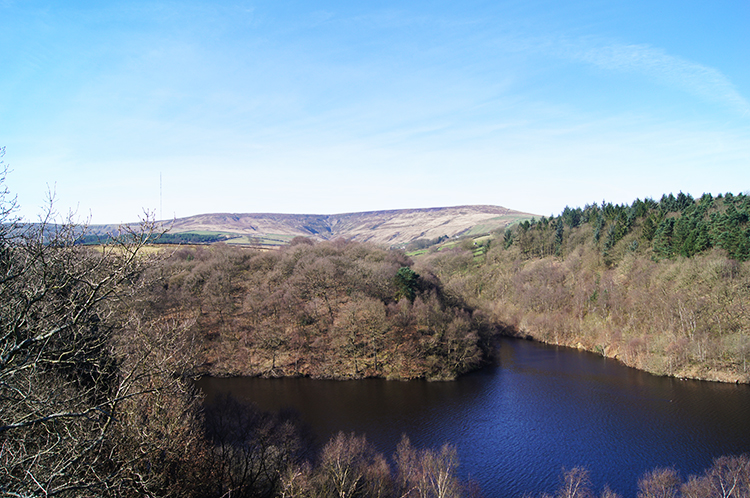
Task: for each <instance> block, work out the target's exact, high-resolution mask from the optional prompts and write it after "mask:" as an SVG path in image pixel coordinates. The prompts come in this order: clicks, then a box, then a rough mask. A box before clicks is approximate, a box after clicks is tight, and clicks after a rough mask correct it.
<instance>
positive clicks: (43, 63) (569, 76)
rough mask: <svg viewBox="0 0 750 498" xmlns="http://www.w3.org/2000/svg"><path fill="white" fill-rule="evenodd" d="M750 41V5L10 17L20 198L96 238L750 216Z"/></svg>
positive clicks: (4, 22)
mask: <svg viewBox="0 0 750 498" xmlns="http://www.w3.org/2000/svg"><path fill="white" fill-rule="evenodd" d="M748 26H750V2H748V1H747V0H737V1H714V2H703V1H700V2H693V1H679V2H678V1H674V2H671V1H659V0H654V1H648V2H647V1H638V0H627V1H619V0H614V1H599V0H590V1H571V2H559V1H533V0H527V1H493V2H479V1H464V2H441V1H433V2H421V1H413V2H403V3H401V2H388V1H381V2H335V1H328V2H285V1H268V2H222V1H212V2H191V1H182V2H160V1H158V0H157V1H149V2H74V1H66V2H37V1H33V0H31V1H17V2H16V1H13V0H0V44H2V50H0V67H1V68H2V72H1V73H0V75H1V76H0V146H5V147H6V154H5V157H4V158H3V160H4V162H5V164H6V165H8V166H9V167H10V173H9V174H8V177H7V179H6V185H7V187H8V188H9V189H10V190H11V192H12V193H13V194H15V195H17V196H18V201H19V204H20V206H21V208H20V210H19V214H20V215H22V216H23V217H25V218H27V219H34V218H36V217H37V216H38V215H39V214H40V213H41V212H42V207H43V206H44V205H45V199H46V196H47V192H48V191H49V190H54V192H55V194H56V198H57V200H56V208H57V210H58V211H59V212H61V213H63V214H65V213H67V212H68V211H69V210H73V211H75V212H76V213H77V214H76V216H77V218H78V219H79V220H87V219H90V221H91V222H93V223H119V222H130V221H135V220H137V219H138V218H139V217H141V216H142V215H143V213H144V210H146V211H150V212H153V213H154V214H155V215H156V216H157V217H159V215H161V217H163V218H172V217H184V216H189V215H193V214H200V213H210V212H284V213H319V214H326V213H343V212H353V211H368V210H379V209H399V208H419V207H436V206H453V205H462V204H494V205H501V206H505V207H509V208H512V209H517V210H521V211H526V212H532V213H536V214H542V215H549V214H557V213H559V212H560V211H562V209H563V208H564V207H565V206H566V205H569V206H572V207H573V206H583V205H585V204H586V203H591V202H600V201H602V200H607V201H611V202H617V203H621V202H627V203H629V202H631V201H633V200H634V199H635V198H637V197H640V198H644V197H654V198H658V197H660V196H661V194H663V193H669V192H674V193H677V192H679V191H683V192H687V193H691V194H693V195H694V196H700V195H701V194H702V193H704V192H711V193H714V194H716V193H720V192H733V193H739V192H745V191H748V190H750V29H748ZM160 178H161V189H160Z"/></svg>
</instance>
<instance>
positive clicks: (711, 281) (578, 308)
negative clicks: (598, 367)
mask: <svg viewBox="0 0 750 498" xmlns="http://www.w3.org/2000/svg"><path fill="white" fill-rule="evenodd" d="M749 214H750V197H748V196H746V195H736V196H735V195H732V194H726V195H720V196H717V197H715V198H714V197H712V196H711V195H708V194H706V195H704V196H702V197H701V198H700V199H697V200H696V199H693V198H692V197H691V196H689V195H686V194H682V193H680V194H679V195H677V196H676V197H675V196H673V195H668V196H667V195H665V196H663V197H662V198H661V200H659V201H658V202H656V201H652V200H650V199H647V200H645V201H641V200H636V201H635V202H633V203H632V204H631V205H613V204H610V203H602V204H601V205H597V204H594V205H587V206H586V207H585V208H575V209H571V208H566V209H565V210H564V211H563V212H562V213H561V214H560V215H559V216H551V217H549V218H546V217H545V218H541V219H540V220H531V221H524V222H523V223H521V224H519V225H518V226H516V227H513V228H512V229H510V230H506V231H504V232H503V233H498V234H494V237H493V238H492V239H491V240H490V243H489V247H487V245H486V244H485V246H484V248H483V251H481V252H479V253H477V251H471V250H468V248H467V247H464V248H463V249H461V248H458V249H454V250H446V251H438V252H432V253H431V254H428V255H425V256H422V257H420V258H419V259H418V261H417V262H418V265H417V266H421V267H424V268H429V269H431V271H434V272H435V273H436V274H437V275H438V276H439V277H440V279H441V281H442V282H443V283H444V285H445V288H446V290H448V291H450V292H452V293H453V294H455V295H459V296H462V297H463V298H464V299H465V300H466V301H467V302H468V303H469V304H471V305H472V306H474V307H476V308H477V309H482V310H484V311H485V312H486V313H487V314H488V315H489V316H491V317H492V319H493V320H495V321H497V322H503V323H505V324H507V326H508V327H510V328H512V329H515V330H516V333H517V334H520V335H529V336H531V337H533V338H535V339H538V340H540V341H543V342H547V343H552V344H560V345H566V346H573V347H579V348H584V349H587V350H590V351H595V352H598V353H600V354H603V355H606V356H609V357H615V358H618V359H619V360H621V361H623V362H624V363H626V364H628V365H630V366H634V367H637V368H640V369H643V370H647V371H650V372H653V373H657V374H666V375H674V376H679V377H692V378H699V379H712V380H723V381H740V382H748V381H750V365H749V364H748V363H750V307H749V306H748V303H750V257H749V256H750V254H749V253H748V251H749V250H750V224H748V215H749ZM482 253H484V254H482ZM418 271H419V270H418Z"/></svg>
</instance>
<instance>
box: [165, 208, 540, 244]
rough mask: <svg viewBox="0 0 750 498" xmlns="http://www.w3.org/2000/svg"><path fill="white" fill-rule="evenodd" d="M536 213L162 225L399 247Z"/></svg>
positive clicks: (284, 217)
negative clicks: (340, 239)
mask: <svg viewBox="0 0 750 498" xmlns="http://www.w3.org/2000/svg"><path fill="white" fill-rule="evenodd" d="M533 216H534V215H532V214H529V213H522V212H519V211H513V210H511V209H508V208H504V207H500V206H456V207H441V208H428V209H398V210H390V211H368V212H362V213H344V214H331V215H315V214H273V213H258V214H229V213H219V214H202V215H196V216H190V217H188V218H179V219H176V220H174V221H172V222H168V223H165V225H166V226H168V227H169V229H170V233H183V232H199V233H225V234H232V235H235V234H236V235H237V236H238V237H243V236H244V237H249V238H256V239H257V238H263V237H269V236H282V237H285V238H288V237H294V236H304V237H313V238H317V239H322V240H330V239H336V238H339V237H341V238H345V239H352V240H356V241H359V242H371V243H374V244H379V245H398V244H405V243H408V242H411V241H413V240H416V239H421V238H426V239H434V238H437V237H441V236H443V235H446V236H448V237H454V236H457V235H473V234H480V233H487V232H490V231H492V230H497V229H499V228H504V227H506V226H508V225H510V224H512V223H514V222H516V221H519V220H523V219H529V218H532V217H533Z"/></svg>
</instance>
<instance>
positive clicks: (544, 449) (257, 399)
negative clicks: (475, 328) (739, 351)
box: [199, 339, 750, 497]
mask: <svg viewBox="0 0 750 498" xmlns="http://www.w3.org/2000/svg"><path fill="white" fill-rule="evenodd" d="M498 358H499V359H498V364H497V365H495V366H492V367H488V368H485V369H483V370H481V371H479V372H474V373H472V374H470V375H466V376H464V377H462V378H460V379H459V380H457V381H455V382H426V381H410V382H398V381H384V380H375V379H371V380H363V381H325V380H311V379H257V378H225V379H217V378H204V379H201V380H200V381H199V386H200V387H201V388H202V389H203V391H204V392H205V393H206V396H207V398H206V402H207V403H210V402H211V400H212V399H213V398H214V397H215V396H217V395H220V394H223V393H231V394H233V395H234V396H236V397H239V398H242V399H246V400H250V401H253V402H254V403H256V404H257V405H258V406H259V407H260V408H262V409H264V410H280V409H287V408H292V409H294V410H296V411H298V412H299V413H300V414H301V417H302V419H303V420H304V421H305V422H306V423H307V424H309V425H310V426H311V427H312V429H313V431H314V433H315V435H316V437H317V438H318V441H319V442H324V441H326V440H327V439H328V438H329V437H330V436H332V435H334V434H336V433H337V432H338V431H345V432H350V431H354V432H356V433H358V434H363V433H364V434H366V435H367V437H368V439H369V440H370V441H372V442H373V443H374V444H375V446H376V447H377V448H378V449H379V450H380V451H382V452H384V453H385V454H388V455H390V454H392V453H393V451H394V450H395V448H396V445H397V444H398V441H399V440H400V438H401V435H402V434H406V435H408V436H409V438H410V439H411V440H412V442H413V443H414V444H415V445H417V446H420V447H439V446H440V445H442V444H443V443H445V442H450V443H452V444H454V445H455V446H456V447H457V448H458V452H459V458H460V461H461V472H462V473H463V475H464V476H465V477H469V478H471V479H473V480H475V481H477V482H478V483H479V484H480V486H481V487H482V489H483V491H484V492H485V494H486V495H487V496H489V497H495V496H498V497H500V496H520V495H523V494H525V493H530V494H534V495H538V494H540V493H543V492H548V493H551V492H553V491H554V490H555V489H556V487H557V485H558V484H559V479H560V474H561V470H562V469H563V468H567V469H570V468H572V467H573V466H576V465H583V466H586V467H588V468H589V470H590V471H591V474H592V477H593V481H594V485H595V486H596V488H597V489H601V488H602V487H603V486H604V484H605V483H607V484H609V485H610V487H611V488H613V489H614V490H615V491H618V492H620V493H622V494H623V495H625V496H635V494H636V485H637V479H638V477H639V476H640V475H641V474H643V472H645V471H646V470H650V469H652V468H654V467H665V466H675V467H676V468H678V469H679V470H681V471H682V473H683V474H684V475H685V476H686V475H688V474H693V473H698V472H701V471H703V470H704V469H705V468H706V467H708V466H709V465H710V464H711V462H712V460H713V458H715V457H718V456H721V455H725V454H738V453H744V452H750V424H748V423H747V420H748V416H750V386H746V385H740V386H737V385H728V384H716V383H709V382H697V381H680V380H676V379H671V378H663V377H655V376H653V375H649V374H646V373H643V372H639V371H637V370H634V369H631V368H627V367H624V366H623V365H621V364H620V363H618V362H616V361H614V360H610V359H606V358H602V357H600V356H597V355H594V354H591V353H585V352H580V351H576V350H571V349H568V348H559V347H554V346H546V345H541V344H538V343H533V342H529V341H523V340H514V339H504V340H502V341H501V343H500V351H499V355H498Z"/></svg>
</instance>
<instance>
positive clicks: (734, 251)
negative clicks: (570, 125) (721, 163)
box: [504, 192, 750, 263]
mask: <svg viewBox="0 0 750 498" xmlns="http://www.w3.org/2000/svg"><path fill="white" fill-rule="evenodd" d="M748 220H750V196H747V195H744V194H739V195H732V194H731V193H727V194H726V195H721V194H720V195H718V196H717V197H715V198H714V197H713V196H712V195H711V194H704V195H703V196H701V197H700V198H699V199H694V198H693V197H692V196H691V195H690V194H683V193H682V192H680V193H679V194H678V195H677V197H675V196H674V195H673V194H669V195H666V194H665V195H663V196H662V198H661V199H660V200H659V201H658V202H657V201H654V200H652V199H648V198H647V199H646V200H643V201H642V200H640V199H636V200H635V201H634V202H633V203H632V204H631V205H627V204H612V203H606V202H602V203H601V204H591V205H586V206H585V207H584V208H575V209H571V208H569V207H566V208H565V210H563V212H562V213H561V214H560V215H559V216H550V217H549V218H546V217H542V218H541V219H540V220H538V221H537V220H534V219H532V220H531V221H524V222H522V223H520V224H519V225H518V226H517V227H516V228H515V230H513V229H509V230H507V231H506V233H505V234H504V242H505V244H506V247H507V246H509V245H511V244H517V245H518V246H519V247H520V248H521V251H522V252H523V253H524V255H527V256H541V257H544V256H549V255H557V256H560V255H563V254H564V253H565V250H566V247H565V242H566V237H565V233H566V232H567V231H570V230H572V229H576V228H578V227H582V226H585V225H589V226H590V227H591V228H592V230H593V240H594V243H595V244H596V245H597V247H599V248H600V250H601V252H602V254H603V255H604V256H605V258H607V260H608V262H610V263H611V262H613V261H615V260H616V259H617V258H616V255H615V254H613V251H614V248H615V246H617V245H618V244H619V242H620V241H622V240H623V239H627V241H628V244H627V245H626V247H625V249H627V250H630V251H634V252H643V251H644V250H647V249H649V250H651V251H652V255H653V257H654V258H657V259H659V258H674V257H676V256H683V257H688V258H689V257H691V256H694V255H696V254H699V253H702V252H705V251H708V250H709V249H711V248H719V249H723V250H724V251H726V253H727V255H728V256H729V258H731V259H735V260H737V261H747V260H748V259H750V223H748ZM577 242H578V241H574V243H573V244H574V245H575V244H576V243H577Z"/></svg>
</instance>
